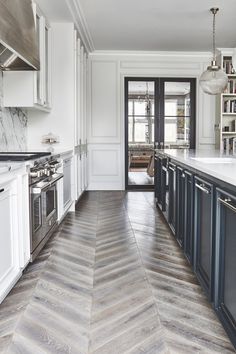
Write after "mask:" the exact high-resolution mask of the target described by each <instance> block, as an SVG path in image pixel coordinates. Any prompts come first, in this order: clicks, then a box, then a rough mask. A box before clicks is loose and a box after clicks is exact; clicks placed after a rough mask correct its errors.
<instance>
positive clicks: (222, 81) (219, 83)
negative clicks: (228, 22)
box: [199, 7, 228, 95]
mask: <svg viewBox="0 0 236 354" xmlns="http://www.w3.org/2000/svg"><path fill="white" fill-rule="evenodd" d="M210 11H211V12H212V14H213V59H212V62H211V65H210V66H208V68H207V70H206V71H204V72H203V73H202V75H201V77H200V81H199V82H200V86H201V88H202V89H203V91H204V92H205V93H208V94H209V95H217V94H219V93H222V92H224V90H225V88H226V86H227V84H228V77H227V75H226V74H225V72H224V71H223V70H221V68H220V66H218V65H217V63H216V30H215V28H216V22H215V16H216V14H217V12H218V11H219V9H218V8H217V7H213V8H211V9H210Z"/></svg>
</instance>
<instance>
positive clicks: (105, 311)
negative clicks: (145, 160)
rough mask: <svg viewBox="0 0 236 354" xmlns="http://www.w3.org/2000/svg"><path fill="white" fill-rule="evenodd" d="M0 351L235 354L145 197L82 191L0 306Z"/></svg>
mask: <svg viewBox="0 0 236 354" xmlns="http://www.w3.org/2000/svg"><path fill="white" fill-rule="evenodd" d="M0 352H1V353H8V354H13V353H14V354H16V353H18V354H19V353H22V354H44V353H45V354H47V353H48V354H49V353H71V354H87V353H90V354H126V353H127V354H128V353H130V354H139V353H140V354H141V353H146V354H159V353H161V354H162V353H164V354H167V353H168V354H173V353H176V354H182V353H185V354H186V353H188V354H192V353H203V354H206V353H207V354H208V353H209V354H211V353H222V354H227V353H234V352H235V351H234V349H233V348H232V345H231V344H230V341H229V339H228V337H227V336H226V334H225V332H224V330H223V328H222V326H221V324H220V323H219V321H218V319H217V318H216V315H215V313H214V311H213V310H212V309H211V307H210V305H209V304H208V302H207V300H206V297H205V295H204V293H203V292H202V290H201V287H200V285H199V284H198V281H197V279H196V277H195V275H194V274H193V272H192V270H191V269H190V267H189V265H188V263H187V261H186V259H185V258H184V256H183V253H182V251H181V250H180V249H179V247H178V245H177V244H176V241H175V240H174V238H173V236H172V235H171V233H170V231H169V229H168V227H167V225H166V224H165V223H164V222H163V219H162V217H161V215H160V214H159V212H158V211H157V210H156V208H155V206H154V200H153V193H149V192H148V193H144V192H129V193H124V192H90V193H86V194H85V195H84V197H83V198H82V200H81V201H80V203H79V204H78V207H77V211H76V212H75V213H69V214H68V215H67V217H66V219H65V220H64V221H63V223H62V224H61V226H60V228H59V230H58V231H57V232H56V233H55V235H54V237H53V238H52V239H51V240H50V242H49V243H48V244H47V246H46V247H45V249H44V250H43V251H42V252H41V254H40V256H39V257H38V258H37V259H36V261H35V262H34V263H33V264H31V265H30V266H29V267H28V268H27V269H26V271H25V273H24V275H23V276H22V278H21V279H20V281H19V282H18V283H17V285H16V286H15V287H14V288H13V290H12V291H11V293H10V294H9V295H8V297H7V298H6V299H5V301H4V302H3V303H2V304H1V306H0Z"/></svg>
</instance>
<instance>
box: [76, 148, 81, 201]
mask: <svg viewBox="0 0 236 354" xmlns="http://www.w3.org/2000/svg"><path fill="white" fill-rule="evenodd" d="M76 161H77V164H76V176H75V177H76V184H77V195H76V198H77V200H78V199H79V198H80V196H81V194H82V183H81V165H82V164H81V155H80V154H77V155H76Z"/></svg>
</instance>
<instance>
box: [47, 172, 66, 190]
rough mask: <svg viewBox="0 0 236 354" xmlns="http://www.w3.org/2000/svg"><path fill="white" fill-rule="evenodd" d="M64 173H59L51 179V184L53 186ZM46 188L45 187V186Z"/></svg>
mask: <svg viewBox="0 0 236 354" xmlns="http://www.w3.org/2000/svg"><path fill="white" fill-rule="evenodd" d="M63 177H64V175H63V173H58V174H57V176H56V177H54V178H53V179H52V180H51V181H50V183H49V184H50V186H52V185H53V184H54V183H55V182H57V181H59V179H61V178H63ZM44 189H45V188H44Z"/></svg>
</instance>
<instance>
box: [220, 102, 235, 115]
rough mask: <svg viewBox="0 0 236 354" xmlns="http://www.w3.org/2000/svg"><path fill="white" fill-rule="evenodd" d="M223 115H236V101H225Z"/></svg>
mask: <svg viewBox="0 0 236 354" xmlns="http://www.w3.org/2000/svg"><path fill="white" fill-rule="evenodd" d="M223 110H224V111H223V113H236V100H224V102H223Z"/></svg>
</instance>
